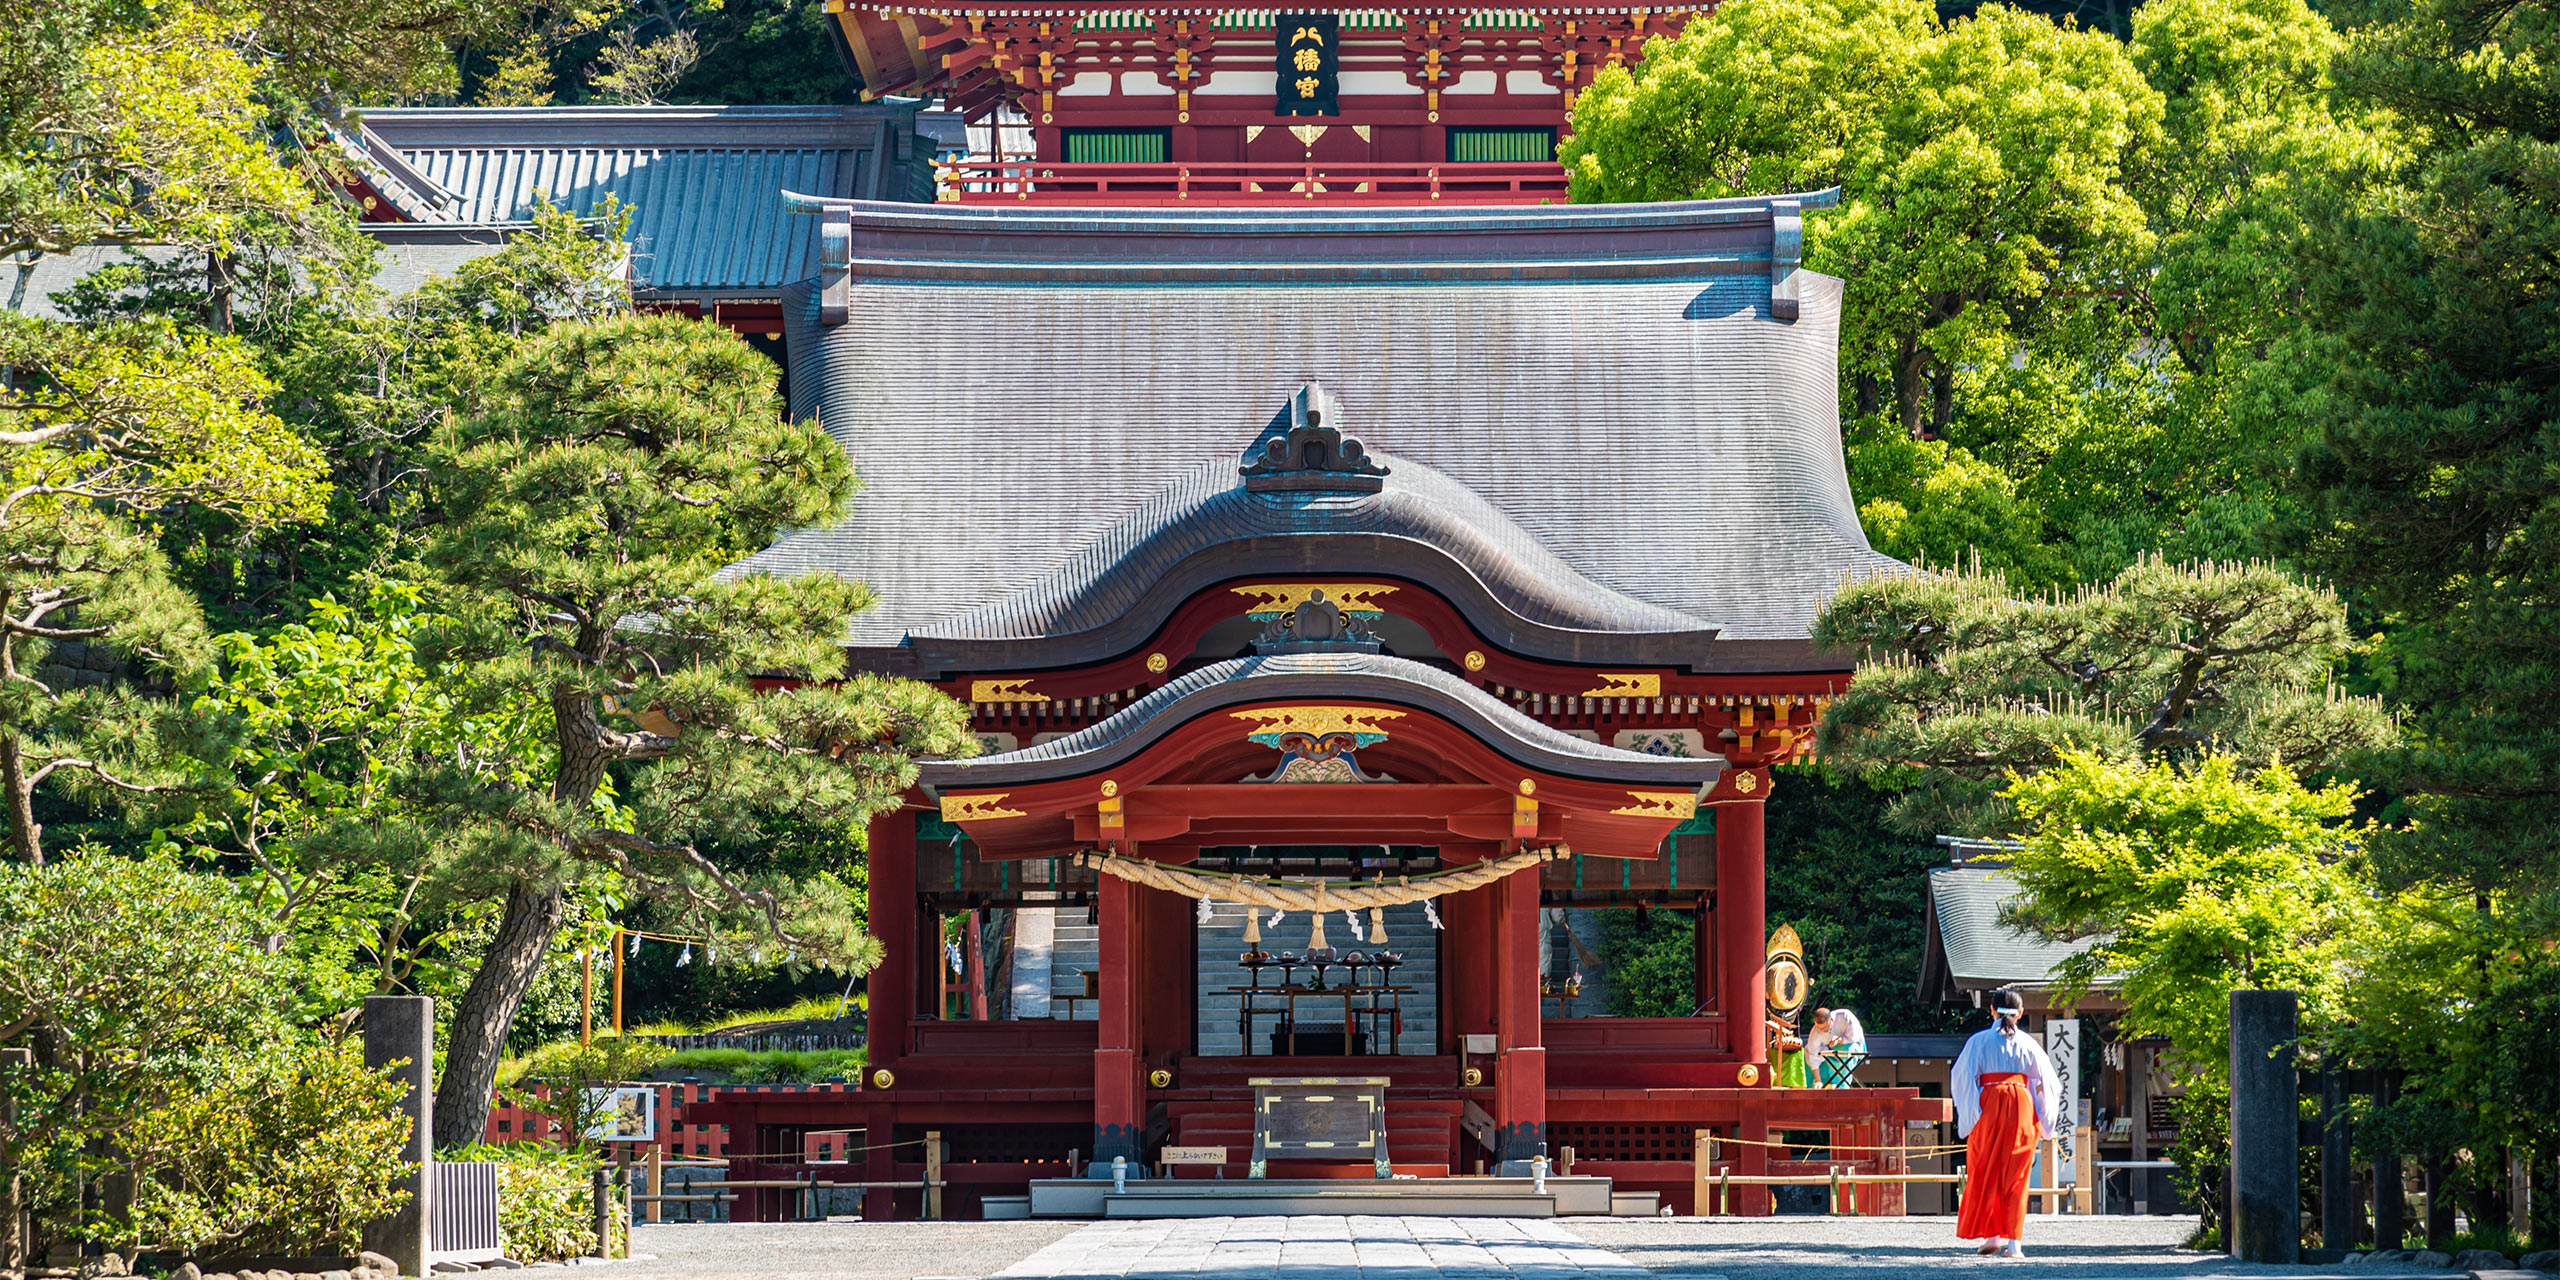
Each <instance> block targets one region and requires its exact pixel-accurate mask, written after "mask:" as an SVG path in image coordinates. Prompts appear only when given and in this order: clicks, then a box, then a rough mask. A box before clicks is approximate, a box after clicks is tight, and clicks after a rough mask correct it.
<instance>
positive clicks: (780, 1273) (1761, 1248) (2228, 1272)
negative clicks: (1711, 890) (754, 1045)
mask: <svg viewBox="0 0 2560 1280" xmlns="http://www.w3.org/2000/svg"><path fill="white" fill-rule="evenodd" d="M1088 1225H1092V1224H1088V1223H1083V1222H1059V1221H1036V1222H1033V1221H1026V1222H886V1223H872V1222H856V1221H850V1220H841V1219H840V1220H837V1221H833V1222H823V1223H818V1222H794V1223H745V1224H731V1223H703V1224H700V1225H677V1224H668V1225H664V1226H655V1227H646V1226H644V1227H640V1228H637V1229H636V1230H634V1231H633V1232H632V1237H633V1239H632V1247H633V1250H634V1251H635V1252H636V1253H639V1254H644V1255H650V1256H648V1257H637V1258H633V1259H631V1260H629V1261H626V1262H612V1263H602V1264H596V1265H594V1266H591V1267H586V1268H580V1269H579V1270H580V1272H581V1273H582V1274H585V1275H586V1276H588V1278H589V1280H715V1278H716V1280H802V1278H803V1277H806V1278H807V1280H927V1278H929V1277H971V1278H972V1280H975V1278H976V1277H984V1276H992V1275H995V1274H996V1273H997V1272H1000V1271H1003V1270H1005V1269H1006V1268H1008V1267H1011V1266H1013V1265H1014V1264H1016V1263H1019V1262H1022V1261H1023V1260H1024V1259H1026V1258H1029V1257H1031V1255H1033V1254H1035V1253H1038V1252H1039V1251H1040V1250H1041V1249H1043V1248H1046V1247H1047V1246H1048V1245H1050V1244H1052V1243H1055V1242H1056V1241H1059V1240H1063V1239H1065V1238H1066V1237H1068V1236H1069V1235H1072V1234H1073V1233H1075V1232H1076V1231H1079V1230H1081V1229H1083V1228H1084V1227H1086V1226H1088ZM1541 1225H1544V1224H1541ZM1556 1225H1558V1226H1561V1227H1563V1228H1564V1229H1565V1230H1567V1231H1569V1232H1571V1233H1572V1234H1573V1235H1575V1236H1578V1237H1580V1238H1581V1239H1582V1240H1584V1241H1586V1242H1588V1243H1590V1244H1593V1245H1596V1246H1598V1247H1599V1248H1602V1249H1606V1250H1608V1251H1610V1252H1611V1253H1614V1254H1616V1255H1617V1256H1618V1257H1620V1258H1623V1259H1625V1260H1627V1261H1628V1262H1631V1263H1635V1264H1637V1265H1639V1266H1642V1267H1644V1268H1647V1269H1649V1270H1651V1271H1652V1272H1654V1273H1656V1274H1658V1275H1660V1276H1662V1277H1664V1278H1665V1280H1671V1278H1672V1277H1681V1278H1684V1280H1704V1278H1705V1277H1708V1276H1723V1277H1727V1280H1829V1278H1831V1277H1846V1278H1847V1280H1887V1278H1888V1277H1894V1276H1902V1275H1910V1274H1947V1275H1957V1274H1964V1275H1971V1274H1974V1273H1977V1272H1978V1273H1982V1275H1983V1277H1984V1280H1991V1278H1992V1277H1997V1280H2219V1278H2221V1277H2234V1278H2236V1277H2248V1276H2289V1277H2303V1278H2305V1280H2309V1278H2311V1277H2333V1278H2335V1280H2397V1278H2399V1277H2410V1276H2433V1277H2445V1276H2452V1275H2459V1274H2460V1273H2458V1272H2442V1271H2436V1272H2421V1271H2410V1270H2407V1269H2403V1268H2363V1267H2357V1268H2344V1269H2342V1268H2338V1267H2263V1266H2240V1265H2237V1264H2234V1263H2232V1262H2230V1261H2229V1260H2227V1259H2225V1258H2224V1257H2223V1256H2222V1255H2220V1254H2210V1253H2195V1252H2191V1251H2188V1250H2184V1249H2180V1248H2179V1247H2178V1242H2179V1241H2180V1240H2183V1239H2185V1238H2186V1237H2187V1234H2188V1233H2189V1232H2191V1231H2193V1230H2194V1229H2195V1219H2193V1218H2075V1217H2062V1218H2034V1219H2030V1220H2029V1221H2028V1223H2027V1258H2026V1260H2025V1261H2024V1262H2004V1261H2000V1260H1998V1259H1992V1258H1977V1257H1975V1256H1973V1253H1972V1246H1971V1245H1970V1244H1968V1243H1966V1242H1963V1241H1959V1240H1957V1239H1956V1238H1955V1220H1954V1219H1952V1218H1817V1217H1793V1216H1790V1217H1783V1218H1759V1219H1750V1220H1736V1219H1731V1218H1724V1219H1702V1218H1671V1219H1663V1218H1566V1219H1561V1220H1559V1221H1558V1222H1557V1223H1556ZM1320 1270H1321V1269H1320ZM1320 1270H1318V1271H1309V1272H1307V1273H1306V1274H1308V1275H1309V1276H1311V1277H1312V1276H1317V1275H1319V1274H1320ZM1200 1274H1204V1275H1206V1274H1211V1273H1209V1272H1202V1273H1200ZM1352 1274H1357V1272H1353V1273H1352Z"/></svg>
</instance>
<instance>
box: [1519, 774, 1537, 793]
mask: <svg viewBox="0 0 2560 1280" xmlns="http://www.w3.org/2000/svg"><path fill="white" fill-rule="evenodd" d="M1520 794H1522V795H1524V796H1534V795H1536V794H1538V780H1537V779H1536V778H1522V779H1521V780H1520Z"/></svg>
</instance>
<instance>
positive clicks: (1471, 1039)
mask: <svg viewBox="0 0 2560 1280" xmlns="http://www.w3.org/2000/svg"><path fill="white" fill-rule="evenodd" d="M1460 1038H1461V1039H1462V1040H1464V1041H1465V1043H1464V1044H1463V1045H1461V1046H1460V1048H1461V1050H1462V1051H1463V1052H1466V1053H1492V1052H1494V1048H1493V1044H1494V1039H1493V1037H1492V1036H1472V1035H1471V1036H1463V1037H1460Z"/></svg>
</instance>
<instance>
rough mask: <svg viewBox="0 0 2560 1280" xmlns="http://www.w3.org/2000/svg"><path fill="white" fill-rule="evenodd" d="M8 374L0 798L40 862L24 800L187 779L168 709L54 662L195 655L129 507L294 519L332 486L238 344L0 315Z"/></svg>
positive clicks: (13, 838)
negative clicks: (58, 654)
mask: <svg viewBox="0 0 2560 1280" xmlns="http://www.w3.org/2000/svg"><path fill="white" fill-rule="evenodd" d="M0 368H8V369H12V370H14V371H16V372H15V375H14V376H13V377H12V378H11V379H10V380H9V381H8V382H7V383H6V385H5V386H0V469H5V471H6V474H7V475H8V477H9V480H8V489H7V492H6V493H5V494H0V670H6V671H7V672H9V673H10V677H11V678H9V679H7V680H5V681H0V803H5V804H6V806H7V819H8V821H7V826H8V836H9V843H10V846H11V848H12V850H13V851H14V852H15V853H16V854H17V856H19V857H21V858H26V859H30V860H41V859H42V858H43V857H44V832H43V828H42V827H41V826H40V825H39V824H38V823H37V822H36V820H35V815H34V811H33V800H34V795H35V791H36V789H37V788H38V787H39V786H41V785H43V784H44V783H45V782H46V781H47V780H48V779H49V778H58V779H59V781H58V782H56V784H55V785H56V786H68V785H74V784H76V785H77V786H78V787H80V788H84V789H88V790H92V791H106V792H121V793H125V794H128V795H130V794H147V793H149V792H151V791H156V790H164V789H169V788H174V787H179V786H183V785H186V784H188V783H190V782H191V781H193V779H192V778H191V777H190V776H189V775H188V772H187V770H186V769H185V767H184V765H183V763H182V761H181V759H180V758H179V757H178V756H177V755H176V753H175V752H174V750H173V749H172V744H171V742H170V741H169V738H170V737H171V736H172V735H177V734H183V733H184V732H185V729H186V726H184V725H183V724H182V723H178V722H175V721H174V720H173V719H172V718H171V717H170V716H169V714H168V712H169V710H170V709H169V708H168V707H167V706H166V705H165V704H161V703H158V702H156V701H154V700H148V699H141V698H137V697H135V696H134V694H133V692H132V690H131V688H130V683H129V681H125V680H123V679H120V678H119V679H109V680H104V681H101V680H96V679H93V678H89V677H84V676H83V675H81V674H80V673H79V672H78V671H76V670H72V669H67V668H65V667H61V666H57V667H54V668H50V669H48V667H47V665H46V662H47V658H48V656H49V655H50V654H52V653H53V651H54V650H55V648H56V646H59V645H65V644H70V645H77V646H79V650H74V651H73V652H80V651H82V650H85V649H87V648H88V647H89V646H92V645H96V646H99V647H100V648H101V650H102V651H105V652H118V653H121V654H124V655H129V656H130V657H132V658H135V659H139V660H141V662H142V663H143V664H145V666H146V667H147V668H148V670H149V671H150V672H151V673H152V674H153V675H156V676H159V677H162V678H169V677H184V676H187V675H189V674H192V673H194V672H197V671H201V670H202V669H203V668H204V667H205V666H206V665H207V663H208V660H209V659H210V658H211V656H212V646H211V645H210V643H209V642H208V638H207V636H206V634H205V628H204V623H203V616H202V613H201V611H200V610H199V609H198V608H197V606H196V602H195V600H194V599H193V598H191V597H189V596H188V595H186V594H185V593H184V592H182V591H180V590H179V589H178V588H177V586H176V584H174V583H173V582H172V581H171V580H170V576H169V572H168V564H167V561H166V559H165V557H163V556H162V554H161V553H160V550H159V548H158V547H157V546H155V545H154V544H153V542H152V539H151V537H150V535H149V532H148V531H147V530H146V529H143V528H139V527H137V525H136V522H135V520H134V518H133V513H135V512H148V511H153V510H157V509H160V508H164V507H170V506H177V505H194V506H199V507H203V508H206V509H212V510H221V511H225V512H228V513H230V514H231V515H233V516H234V517H236V518H237V519H239V520H241V521H243V522H244V523H247V524H250V525H253V526H257V525H266V524H271V523H278V522H291V521H297V520H306V519H309V518H310V517H312V516H313V515H316V514H317V512H318V501H317V499H318V496H319V494H320V493H322V492H323V491H324V490H323V487H322V486H321V485H320V484H319V483H318V481H319V478H320V474H321V460H320V458H319V456H318V454H317V453H315V452H314V451H313V450H312V449H311V448H310V447H309V446H308V445H306V444H305V443H303V441H301V440H300V439H299V438H297V437H296V436H294V435H293V433H292V432H291V431H289V430H288V429H286V427H285V426H284V424H283V423H282V422H280V421H279V420H278V419H277V418H276V417H275V415H274V414H273V413H272V412H270V411H269V410H268V408H267V406H266V404H265V398H266V395H267V393H268V392H269V391H270V390H271V386H270V384H269V383H268V382H267V380H266V379H265V378H264V377H263V376H262V375H261V374H260V373H259V372H258V371H257V369H256V367H255V366H254V364H253V362H252V360H251V358H250V356H249V353H248V352H247V351H246V350H245V349H244V348H242V347H241V346H240V345H239V344H238V343H237V342H235V341H232V340H229V339H208V338H205V337H203V336H202V335H191V334H186V333H182V332H178V331H176V330H174V329H172V328H170V327H167V326H159V325H150V324H125V325H107V326H89V327H75V326H71V325H62V324H52V323H46V322H43V321H37V320H32V319H28V318H26V317H23V316H16V315H0ZM92 669H93V670H94V667H93V668H92ZM107 674H113V673H107Z"/></svg>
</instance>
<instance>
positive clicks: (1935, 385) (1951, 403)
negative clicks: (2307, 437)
mask: <svg viewBox="0 0 2560 1280" xmlns="http://www.w3.org/2000/svg"><path fill="white" fill-rule="evenodd" d="M1955 416H1956V375H1955V371H1954V370H1952V369H1940V370H1938V371H1937V372H1936V373H1933V374H1931V375H1930V376H1929V434H1930V435H1933V436H1941V437H1943V436H1945V435H1946V434H1947V424H1948V423H1949V422H1951V421H1953V420H1954V419H1955Z"/></svg>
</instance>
